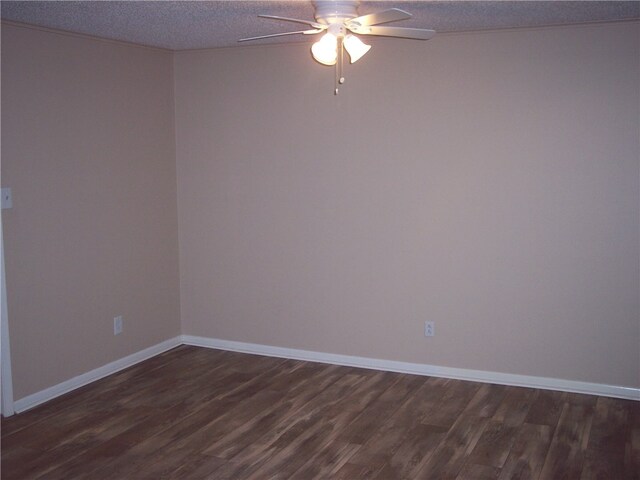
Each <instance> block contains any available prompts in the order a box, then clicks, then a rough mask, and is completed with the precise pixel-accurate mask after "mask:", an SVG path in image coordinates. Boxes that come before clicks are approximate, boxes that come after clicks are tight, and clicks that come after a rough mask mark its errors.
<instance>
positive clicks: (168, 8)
mask: <svg viewBox="0 0 640 480" xmlns="http://www.w3.org/2000/svg"><path fill="white" fill-rule="evenodd" d="M392 7H396V8H401V9H404V10H407V11H408V12H410V13H411V14H413V18H412V19H410V20H407V21H403V22H398V24H397V25H398V26H403V27H421V28H432V29H434V30H436V31H438V32H455V31H468V30H488V29H499V28H514V27H536V26H547V25H561V24H580V23H591V22H609V21H620V20H631V19H637V18H640V2H635V1H631V2H610V1H594V2H587V1H583V2H567V1H494V2H478V1H451V2H435V1H420V2H418V1H398V2H386V1H385V2H377V1H364V2H361V4H360V8H359V13H360V14H367V13H371V12H375V11H378V10H384V9H387V8H392ZM1 12H2V19H3V20H10V21H15V22H21V23H27V24H32V25H37V26H41V27H47V28H54V29H59V30H66V31H70V32H76V33H82V34H87V35H93V36H96V37H102V38H108V39H112V40H121V41H126V42H132V43H137V44H141V45H148V46H153V47H160V48H166V49H170V50H189V49H200V48H217V47H231V46H237V45H239V44H238V43H237V40H238V39H239V38H242V37H246V36H256V35H267V34H271V33H279V32H286V31H295V30H300V29H304V26H303V25H298V24H295V23H290V22H283V21H276V20H268V19H260V18H258V17H257V15H258V14H260V13H262V14H268V15H280V16H287V17H295V18H301V19H309V20H312V19H313V7H312V5H311V2H307V1H242V0H237V1H213V2H211V1H144V2H133V1H77V2H76V1H74V2H67V1H44V2H41V1H3V2H2V3H1ZM296 41H297V42H300V41H309V42H310V41H314V40H313V37H306V36H302V35H292V36H289V37H279V38H276V39H269V40H261V41H260V42H257V43H262V44H264V43H284V42H296ZM240 45H242V44H240ZM245 45H246V44H245Z"/></svg>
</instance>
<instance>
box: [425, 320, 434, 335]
mask: <svg viewBox="0 0 640 480" xmlns="http://www.w3.org/2000/svg"><path fill="white" fill-rule="evenodd" d="M435 334H436V324H435V322H424V336H425V337H433V336H434V335H435Z"/></svg>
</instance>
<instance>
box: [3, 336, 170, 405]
mask: <svg viewBox="0 0 640 480" xmlns="http://www.w3.org/2000/svg"><path fill="white" fill-rule="evenodd" d="M181 340H182V339H181V337H180V336H177V337H174V338H170V339H169V340H165V341H164V342H161V343H158V344H157V345H153V346H151V347H149V348H145V349H144V350H141V351H139V352H136V353H133V354H131V355H128V356H126V357H124V358H121V359H119V360H116V361H115V362H111V363H108V364H107V365H103V366H102V367H99V368H96V369H95V370H91V371H90V372H87V373H83V374H82V375H78V376H77V377H73V378H71V379H69V380H66V381H64V382H62V383H59V384H57V385H54V386H53V387H49V388H45V389H44V390H41V391H39V392H36V393H34V394H32V395H28V396H26V397H24V398H21V399H20V400H16V401H15V402H14V404H13V406H14V409H15V411H16V412H18V413H21V412H24V411H25V410H29V409H30V408H33V407H35V406H37V405H40V404H41V403H44V402H47V401H49V400H53V399H54V398H55V397H59V396H60V395H63V394H65V393H68V392H70V391H71V390H75V389H76V388H80V387H82V386H84V385H86V384H88V383H91V382H95V381H96V380H99V379H101V378H103V377H106V376H107V375H111V374H112V373H116V372H118V371H120V370H124V369H125V368H128V367H130V366H132V365H135V364H136V363H140V362H142V361H143V360H146V359H148V358H151V357H155V356H156V355H159V354H161V353H162V352H166V351H167V350H170V349H172V348H174V347H177V346H178V345H180V344H181V343H182V341H181Z"/></svg>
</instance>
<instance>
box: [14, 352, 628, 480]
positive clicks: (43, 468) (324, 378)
mask: <svg viewBox="0 0 640 480" xmlns="http://www.w3.org/2000/svg"><path fill="white" fill-rule="evenodd" d="M639 476H640V403H639V402H633V401H629V400H617V399H611V398H605V397H595V396H588V395H577V394H570V393H562V392H552V391H545V390H536V389H529V388H516V387H504V386H498V385H488V384H482V383H474V382H464V381H459V380H447V379H442V378H435V377H421V376H415V375H406V374H397V373H389V372H379V371H374V370H364V369H357V368H350V367H339V366H335V365H325V364H319V363H310V362H302V361H294V360H285V359H278V358H269V357H261V356H254V355H245V354H240V353H231V352H224V351H217V350H210V349H205V348H195V347H187V346H182V347H178V348H176V349H173V350H171V351H169V352H166V353H164V354H162V355H159V356H157V357H154V358H152V359H149V360H147V361H145V362H143V363H140V364H138V365H136V366H133V367H131V368H129V369H127V370H124V371H122V372H119V373H116V374H114V375H111V376H109V377H107V378H104V379H102V380H100V381H98V382H95V383H93V384H91V385H88V386H86V387H83V388H81V389H78V390H75V391H74V392H71V393H69V394H67V395H65V396H63V397H59V398H57V399H55V400H53V401H51V402H49V403H46V404H44V405H42V406H40V407H37V408H35V409H33V410H31V411H29V412H25V413H22V414H19V415H15V416H13V417H10V418H8V419H3V420H2V478H3V479H32V478H45V479H52V480H53V479H65V480H69V479H91V480H98V479H109V480H114V479H164V478H185V479H200V478H211V479H245V478H246V479H267V478H298V479H311V478H335V479H349V480H353V479H359V478H375V479H404V478H433V479H449V478H450V479H470V478H477V479H508V478H523V479H524V478H527V479H528V478H532V479H535V478H544V479H581V478H582V479H590V478H602V479H607V480H617V479H638V478H639Z"/></svg>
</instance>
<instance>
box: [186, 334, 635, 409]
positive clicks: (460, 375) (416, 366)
mask: <svg viewBox="0 0 640 480" xmlns="http://www.w3.org/2000/svg"><path fill="white" fill-rule="evenodd" d="M181 340H182V343H184V344H186V345H193V346H198V347H208V348H215V349H218V350H229V351H232V352H242V353H252V354H256V355H265V356H268V357H279V358H291V359H295V360H307V361H310V362H320V363H331V364H335V365H346V366H350V367H360V368H368V369H373V370H384V371H389V372H400V373H411V374H414V375H426V376H431V377H443V378H455V379H458V380H469V381H472V382H484V383H494V384H498V385H511V386H516V387H529V388H540V389H543V390H558V391H563V392H574V393H584V394H588V395H601V396H605V397H615V398H625V399H629V400H637V401H640V388H631V387H622V386H617V385H605V384H601V383H589V382H579V381H575V380H562V379H559V378H548V377H534V376H530V375H514V374H510V373H499V372H486V371H483V370H469V369H465V368H450V367H438V366H435V365H427V364H423V363H408V362H397V361H393V360H381V359H376V358H367V357H355V356H352V355H339V354H335V353H323V352H314V351H309V350H298V349H293V348H282V347H272V346H269V345H259V344H255V343H244V342H234V341H231V340H220V339H217V338H207V337H196V336H192V335H182V336H181Z"/></svg>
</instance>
